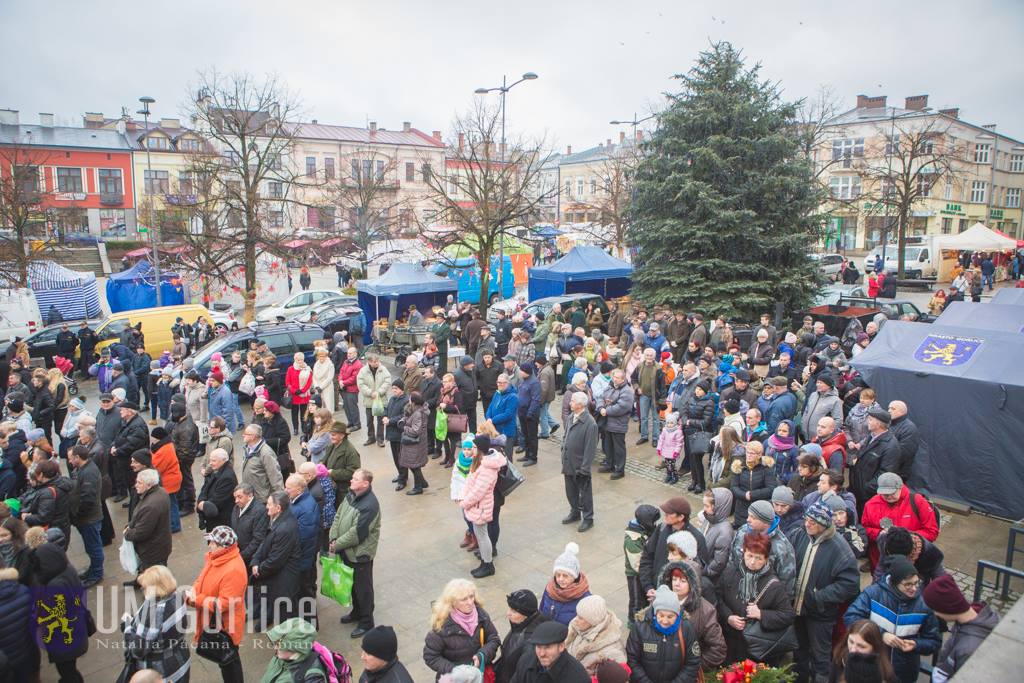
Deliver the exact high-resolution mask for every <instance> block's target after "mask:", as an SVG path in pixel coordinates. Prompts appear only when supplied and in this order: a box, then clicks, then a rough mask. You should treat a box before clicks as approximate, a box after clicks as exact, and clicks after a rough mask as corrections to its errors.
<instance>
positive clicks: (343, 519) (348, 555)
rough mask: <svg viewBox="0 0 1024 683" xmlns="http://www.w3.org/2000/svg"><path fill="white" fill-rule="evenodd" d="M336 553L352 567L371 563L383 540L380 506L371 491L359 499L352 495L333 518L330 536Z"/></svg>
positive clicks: (347, 496) (350, 492) (346, 497)
mask: <svg viewBox="0 0 1024 683" xmlns="http://www.w3.org/2000/svg"><path fill="white" fill-rule="evenodd" d="M328 538H329V539H330V542H331V545H332V546H333V548H334V550H333V552H336V553H338V554H339V555H341V556H342V558H343V559H344V560H345V562H347V563H349V564H353V563H357V562H371V561H373V558H374V557H376V555H377V543H378V541H379V540H380V502H378V500H377V496H376V495H375V494H374V493H373V491H372V490H367V491H365V492H364V493H362V494H361V495H359V496H357V495H356V494H355V491H349V492H348V494H346V496H345V500H344V501H342V503H341V507H339V508H338V514H336V515H335V516H334V523H333V524H332V525H331V532H330V534H329V535H328Z"/></svg>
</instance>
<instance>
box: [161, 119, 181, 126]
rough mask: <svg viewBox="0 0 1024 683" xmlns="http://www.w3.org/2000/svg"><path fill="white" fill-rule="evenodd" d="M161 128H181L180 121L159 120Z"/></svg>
mask: <svg viewBox="0 0 1024 683" xmlns="http://www.w3.org/2000/svg"><path fill="white" fill-rule="evenodd" d="M160 127H161V128H181V121H179V120H178V119H160Z"/></svg>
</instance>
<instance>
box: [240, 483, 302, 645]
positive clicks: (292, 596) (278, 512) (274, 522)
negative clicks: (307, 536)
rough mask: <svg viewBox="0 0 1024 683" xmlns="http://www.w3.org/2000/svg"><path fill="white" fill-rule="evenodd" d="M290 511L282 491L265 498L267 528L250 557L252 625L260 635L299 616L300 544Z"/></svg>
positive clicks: (286, 495)
mask: <svg viewBox="0 0 1024 683" xmlns="http://www.w3.org/2000/svg"><path fill="white" fill-rule="evenodd" d="M290 507H291V502H290V500H289V498H288V494H287V493H286V492H284V491H278V492H276V493H271V494H270V496H268V497H267V518H268V519H269V520H270V527H269V529H268V530H267V536H266V538H264V539H263V543H261V544H260V547H259V549H257V550H256V554H255V555H253V556H252V566H251V568H250V569H251V571H252V578H253V591H254V596H255V599H254V601H253V612H254V615H253V623H257V624H260V627H259V630H261V631H264V630H266V629H267V628H270V627H271V626H273V625H275V624H279V623H281V622H282V621H284V620H286V619H290V618H291V617H294V616H298V590H299V574H300V573H301V569H300V568H301V566H302V544H301V543H300V542H299V525H298V522H297V521H296V520H295V516H294V515H293V514H292V511H291V509H290Z"/></svg>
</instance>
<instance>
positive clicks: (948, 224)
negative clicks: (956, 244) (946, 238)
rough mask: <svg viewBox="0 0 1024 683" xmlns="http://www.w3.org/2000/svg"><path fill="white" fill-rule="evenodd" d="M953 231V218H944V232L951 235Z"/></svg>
mask: <svg viewBox="0 0 1024 683" xmlns="http://www.w3.org/2000/svg"><path fill="white" fill-rule="evenodd" d="M952 232H953V219H952V218H943V219H942V234H943V235H949V234H952Z"/></svg>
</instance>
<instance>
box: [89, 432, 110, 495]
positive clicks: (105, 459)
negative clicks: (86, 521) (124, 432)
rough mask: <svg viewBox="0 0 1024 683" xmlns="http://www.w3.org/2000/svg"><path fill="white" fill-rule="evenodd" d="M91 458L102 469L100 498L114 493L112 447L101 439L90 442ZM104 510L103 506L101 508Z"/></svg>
mask: <svg viewBox="0 0 1024 683" xmlns="http://www.w3.org/2000/svg"><path fill="white" fill-rule="evenodd" d="M89 459H90V460H92V461H93V462H94V463H96V467H97V468H98V469H99V471H100V500H101V501H103V500H106V499H107V498H110V496H112V495H114V481H113V480H112V479H111V477H110V449H109V448H107V445H106V444H105V443H103V442H102V441H100V440H99V439H96V440H94V441H93V442H92V443H91V444H89ZM100 512H101V513H102V512H103V508H102V507H101V508H100Z"/></svg>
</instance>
